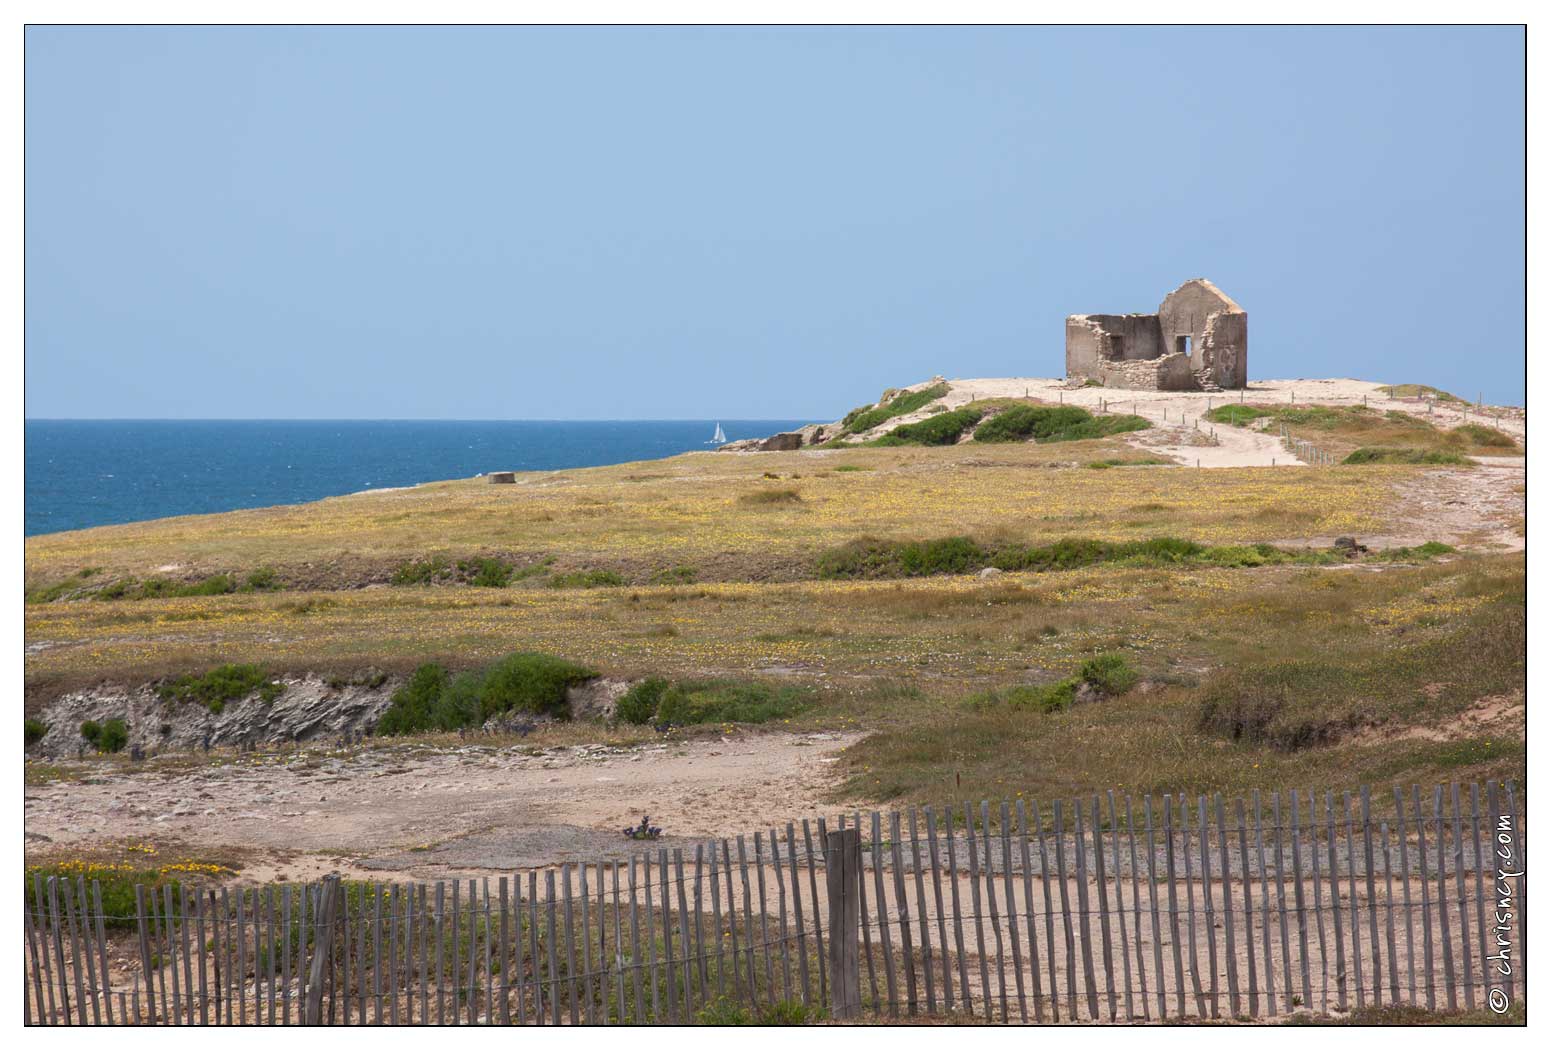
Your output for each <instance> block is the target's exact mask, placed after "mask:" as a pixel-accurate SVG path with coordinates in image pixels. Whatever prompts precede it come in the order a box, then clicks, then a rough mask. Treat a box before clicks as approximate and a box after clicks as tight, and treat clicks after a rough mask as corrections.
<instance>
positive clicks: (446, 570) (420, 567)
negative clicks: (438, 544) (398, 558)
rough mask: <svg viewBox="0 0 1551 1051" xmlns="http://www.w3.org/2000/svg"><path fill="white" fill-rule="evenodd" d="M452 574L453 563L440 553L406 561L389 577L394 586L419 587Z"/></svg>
mask: <svg viewBox="0 0 1551 1051" xmlns="http://www.w3.org/2000/svg"><path fill="white" fill-rule="evenodd" d="M451 575H452V564H451V563H450V562H448V561H447V559H445V558H442V557H441V556H440V555H436V556H432V557H431V558H422V559H417V560H415V561H413V562H405V563H404V564H403V565H401V566H399V567H398V568H397V569H395V570H394V571H393V576H392V577H391V578H390V579H389V583H391V584H392V585H393V586H394V587H400V588H404V587H417V586H422V585H426V584H434V583H436V582H437V581H439V580H444V579H446V578H448V577H450V576H451Z"/></svg>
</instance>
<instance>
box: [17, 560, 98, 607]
mask: <svg viewBox="0 0 1551 1051" xmlns="http://www.w3.org/2000/svg"><path fill="white" fill-rule="evenodd" d="M101 572H102V570H101V569H98V568H96V567H88V568H86V569H81V570H77V571H76V572H74V573H72V574H70V575H69V576H68V577H66V578H65V579H64V580H61V581H59V582H58V583H55V584H50V585H49V586H47V587H42V588H34V589H32V590H31V591H29V592H27V601H28V602H58V601H59V600H60V599H62V598H74V597H75V596H76V594H77V593H78V592H80V591H81V590H82V589H83V588H86V587H88V586H89V584H88V582H89V581H90V580H91V578H92V577H94V576H96V575H97V574H98V573H101Z"/></svg>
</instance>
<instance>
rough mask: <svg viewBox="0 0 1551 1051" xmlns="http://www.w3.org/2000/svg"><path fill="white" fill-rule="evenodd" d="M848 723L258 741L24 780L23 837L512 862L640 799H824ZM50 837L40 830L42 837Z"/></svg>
mask: <svg viewBox="0 0 1551 1051" xmlns="http://www.w3.org/2000/svg"><path fill="white" fill-rule="evenodd" d="M857 736H858V735H841V734H828V733H822V734H779V733H765V734H749V735H737V736H730V737H724V738H716V739H699V740H689V741H677V742H668V743H663V744H653V745H646V746H642V747H638V748H615V747H610V746H603V745H596V746H587V745H583V746H574V747H567V748H554V749H548V750H544V751H540V752H537V753H536V754H534V750H532V749H522V748H498V747H492V746H472V745H471V746H466V747H458V748H451V749H436V748H431V747H428V746H404V747H397V748H376V749H367V750H364V751H360V752H357V753H354V754H350V755H345V754H339V753H331V752H326V751H299V752H290V753H284V754H281V755H275V756H254V757H249V758H247V759H246V760H243V761H237V762H232V763H229V764H226V765H222V766H214V767H203V768H200V769H197V770H194V771H190V772H178V773H174V774H171V775H169V774H168V773H167V772H165V771H163V772H158V771H156V770H155V769H154V768H151V769H147V770H144V771H137V772H134V773H127V774H120V773H113V774H106V775H104V776H100V777H92V778H88V779H85V780H83V781H78V782H66V781H59V782H53V783H51V784H48V785H43V786H36V787H30V788H29V789H28V790H27V793H26V823H27V832H28V848H29V852H39V851H42V850H47V851H49V852H56V851H58V850H59V848H68V847H69V846H71V845H76V844H88V843H92V842H100V841H101V840H103V839H108V838H111V839H136V840H154V839H165V840H171V841H179V842H186V843H198V844H201V845H202V846H206V847H209V848H211V849H219V848H235V849H237V850H238V851H239V852H244V853H247V854H248V856H249V857H251V859H252V865H250V866H249V867H248V868H247V869H245V875H248V876H251V877H254V878H270V877H272V876H274V875H284V876H285V877H286V878H290V879H294V878H305V877H306V876H308V875H315V874H318V873H320V872H327V871H335V870H338V871H360V870H362V869H369V870H379V871H378V876H379V878H380V877H381V875H382V873H381V871H380V870H385V869H386V870H394V871H395V872H397V873H399V874H400V875H402V876H414V877H427V876H433V875H445V874H446V873H447V872H449V871H481V870H494V869H513V868H524V867H531V866H535V865H542V864H549V863H553V862H558V861H565V860H572V859H581V858H587V859H596V858H598V857H602V856H606V855H608V854H610V853H613V852H616V851H620V850H622V848H624V847H627V846H628V845H629V841H628V840H626V839H625V838H624V837H623V836H622V835H621V833H620V830H621V829H623V828H624V827H625V826H626V825H630V824H634V823H635V822H636V821H638V820H639V819H640V817H641V816H642V814H648V815H650V816H651V820H652V823H653V824H654V825H659V826H661V827H662V828H663V829H664V830H665V831H666V833H667V834H669V835H670V836H673V837H675V838H688V837H708V836H723V835H737V834H739V833H748V832H751V831H752V830H754V829H757V828H768V827H769V826H770V825H771V823H773V822H779V823H781V824H783V825H784V823H785V822H786V820H788V819H789V818H796V819H800V818H802V817H806V816H809V815H811V814H814V813H818V812H821V811H824V810H829V809H833V807H834V805H835V804H833V803H831V802H826V800H825V796H826V794H827V793H828V791H829V790H830V788H831V786H832V784H833V781H834V778H833V774H832V770H833V767H834V764H835V763H836V762H838V753H839V752H840V750H841V749H843V748H845V747H846V746H847V745H849V744H851V743H853V742H854V741H855V740H857ZM45 837H46V838H45Z"/></svg>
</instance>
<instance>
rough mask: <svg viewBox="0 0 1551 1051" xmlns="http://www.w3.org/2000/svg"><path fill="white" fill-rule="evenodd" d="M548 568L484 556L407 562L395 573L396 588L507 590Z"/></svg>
mask: <svg viewBox="0 0 1551 1051" xmlns="http://www.w3.org/2000/svg"><path fill="white" fill-rule="evenodd" d="M546 568H547V567H546V566H545V565H543V564H540V565H537V566H523V567H522V568H520V569H519V568H518V567H516V566H514V565H512V564H511V563H510V562H507V561H506V560H504V559H500V558H489V557H486V556H483V555H480V556H475V557H473V558H460V559H458V560H457V561H456V562H454V561H452V560H451V559H449V558H446V557H445V556H442V555H434V556H432V557H431V558H423V559H417V560H415V561H413V562H405V563H404V564H402V565H401V566H399V567H398V568H397V569H395V570H394V571H393V577H392V579H391V581H390V583H392V584H393V585H394V586H395V587H425V586H429V585H431V584H468V585H470V586H472V587H476V588H504V587H506V585H508V584H510V583H511V582H512V581H513V580H514V579H518V580H520V579H525V578H527V577H530V576H536V575H538V574H540V573H543V572H545V570H546Z"/></svg>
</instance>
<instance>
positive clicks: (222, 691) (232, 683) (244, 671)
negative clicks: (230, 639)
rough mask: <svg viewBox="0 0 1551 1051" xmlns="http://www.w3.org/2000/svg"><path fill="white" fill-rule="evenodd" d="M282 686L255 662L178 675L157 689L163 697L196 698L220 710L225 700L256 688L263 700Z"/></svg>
mask: <svg viewBox="0 0 1551 1051" xmlns="http://www.w3.org/2000/svg"><path fill="white" fill-rule="evenodd" d="M282 688H283V687H281V686H280V684H279V683H277V682H273V681H271V680H270V679H269V677H268V676H267V675H265V674H264V670H263V669H262V668H260V667H259V666H258V665H257V664H223V665H221V666H220V667H219V668H212V669H211V670H210V671H207V672H205V674H203V675H180V676H178V677H177V678H176V679H173V680H172V681H171V682H166V683H163V684H162V685H161V686H160V687H159V688H158V689H157V691H156V692H157V694H158V695H159V696H160V697H161V699H162V700H164V701H180V702H181V701H197V702H199V703H200V704H203V705H204V706H205V707H207V708H209V709H210V710H211V711H212V712H215V713H217V714H219V713H220V712H221V711H222V710H223V709H224V708H225V707H226V702H227V701H235V700H239V699H241V698H243V697H246V696H247V695H248V694H250V693H252V692H253V691H255V690H260V691H261V692H262V696H263V698H264V700H266V701H272V700H274V699H275V697H277V696H279V694H280V691H281V689H282Z"/></svg>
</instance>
